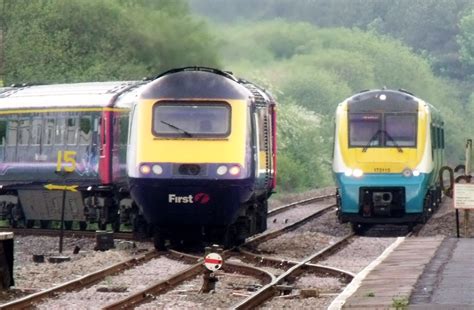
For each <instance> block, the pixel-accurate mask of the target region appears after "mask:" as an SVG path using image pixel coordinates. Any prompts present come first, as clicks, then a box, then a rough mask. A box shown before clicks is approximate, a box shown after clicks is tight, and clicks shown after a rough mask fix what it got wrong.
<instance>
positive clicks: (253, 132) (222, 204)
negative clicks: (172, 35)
mask: <svg viewBox="0 0 474 310" xmlns="http://www.w3.org/2000/svg"><path fill="white" fill-rule="evenodd" d="M131 124H132V125H131V128H130V135H129V137H130V141H129V145H128V158H127V171H128V177H129V183H130V193H131V197H132V198H133V200H134V201H135V202H136V204H137V205H138V206H139V207H140V209H141V210H142V211H143V215H144V217H145V219H146V220H147V221H148V222H149V223H151V224H152V225H153V226H154V227H155V234H154V240H155V246H156V247H157V248H159V249H161V248H163V247H164V242H165V240H170V241H171V242H180V241H182V240H184V239H186V238H189V237H191V238H192V237H199V238H203V240H207V241H211V242H217V243H221V244H224V245H225V246H230V245H232V244H235V243H239V242H241V241H243V240H244V239H245V238H246V237H248V236H251V235H253V234H256V233H259V232H262V231H264V230H265V229H266V225H267V208H268V207H267V200H268V198H269V197H270V196H271V194H272V192H273V189H274V187H275V180H276V102H275V100H274V98H273V97H272V96H271V95H270V94H269V93H268V92H267V91H265V90H264V89H262V88H260V87H258V86H256V85H255V84H252V83H250V82H248V81H245V80H242V79H238V78H236V77H235V76H234V75H232V74H230V73H229V72H224V71H220V70H217V69H212V68H204V67H186V68H178V69H173V70H170V71H168V72H165V73H163V74H161V75H160V76H158V77H157V78H156V79H154V80H153V81H152V82H151V83H149V84H147V85H146V86H145V87H144V88H143V89H142V90H141V92H140V94H139V96H138V99H137V102H136V104H135V105H134V107H133V110H132V113H131Z"/></svg>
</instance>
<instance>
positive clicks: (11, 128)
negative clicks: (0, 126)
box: [7, 120, 18, 145]
mask: <svg viewBox="0 0 474 310" xmlns="http://www.w3.org/2000/svg"><path fill="white" fill-rule="evenodd" d="M17 138H18V121H17V120H9V121H8V126H7V144H8V145H16V143H17Z"/></svg>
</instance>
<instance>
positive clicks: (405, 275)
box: [328, 236, 474, 310]
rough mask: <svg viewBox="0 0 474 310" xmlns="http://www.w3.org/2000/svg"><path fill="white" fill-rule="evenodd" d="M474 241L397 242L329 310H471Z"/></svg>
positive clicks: (473, 305)
mask: <svg viewBox="0 0 474 310" xmlns="http://www.w3.org/2000/svg"><path fill="white" fill-rule="evenodd" d="M473 261H474V239H472V238H445V237H441V236H437V237H423V238H421V237H417V238H398V239H397V241H395V243H394V244H392V246H391V247H389V248H388V249H387V250H386V251H385V252H384V253H382V255H380V257H379V258H378V259H376V260H375V261H374V262H372V263H371V264H370V265H369V266H367V267H366V268H365V269H364V270H363V271H361V272H359V273H358V274H357V276H356V277H355V278H354V279H353V281H352V282H351V283H350V284H349V285H348V286H347V287H346V289H345V290H344V291H343V292H342V293H341V294H340V295H339V296H338V297H337V298H336V299H335V300H334V301H333V302H332V304H331V305H330V307H329V308H328V309H331V310H334V309H474V294H472V292H473V291H474V277H473V276H472V275H473V274H474V264H473Z"/></svg>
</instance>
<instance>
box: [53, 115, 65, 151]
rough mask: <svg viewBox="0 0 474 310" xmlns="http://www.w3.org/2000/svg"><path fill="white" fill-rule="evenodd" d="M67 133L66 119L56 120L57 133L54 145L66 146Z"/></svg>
mask: <svg viewBox="0 0 474 310" xmlns="http://www.w3.org/2000/svg"><path fill="white" fill-rule="evenodd" d="M65 132H66V119H65V118H58V119H57V120H56V132H55V135H54V136H55V137H54V144H55V145H62V144H64V133H65Z"/></svg>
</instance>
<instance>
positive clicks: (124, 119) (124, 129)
mask: <svg viewBox="0 0 474 310" xmlns="http://www.w3.org/2000/svg"><path fill="white" fill-rule="evenodd" d="M119 122H120V144H121V145H127V136H128V116H121V117H120V119H119Z"/></svg>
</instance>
